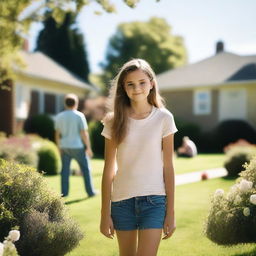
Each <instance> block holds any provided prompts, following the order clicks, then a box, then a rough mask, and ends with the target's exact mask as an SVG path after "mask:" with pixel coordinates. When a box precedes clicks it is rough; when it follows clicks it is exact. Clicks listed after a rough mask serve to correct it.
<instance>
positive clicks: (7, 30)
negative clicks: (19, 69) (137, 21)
mask: <svg viewBox="0 0 256 256" xmlns="http://www.w3.org/2000/svg"><path fill="white" fill-rule="evenodd" d="M35 2H36V1H34V0H1V1H0V31H1V33H0V56H1V60H0V82H1V81H2V82H3V81H4V80H6V79H7V78H11V77H13V73H12V68H13V63H14V62H17V60H18V59H19V58H18V57H17V56H18V51H19V50H20V49H21V46H22V44H23V42H24V35H26V34H27V32H28V30H29V28H30V25H31V23H32V22H34V21H42V20H43V19H44V12H45V10H47V11H49V12H50V13H51V14H52V16H53V17H54V19H55V20H56V21H57V22H58V23H61V22H62V21H63V19H64V16H65V13H66V12H69V11H72V12H73V13H76V14H77V13H79V12H80V10H81V9H82V7H84V6H86V5H88V4H89V3H91V2H97V3H98V4H99V6H101V7H102V8H103V10H104V11H106V12H114V11H115V6H114V5H113V4H112V3H111V2H110V1H109V0H94V1H93V0H73V1H71V0H45V1H38V2H39V5H36V7H35V8H31V5H32V3H35ZM124 2H125V4H126V5H128V6H130V7H131V8H133V7H135V5H136V4H137V3H138V2H139V0H124ZM31 9H32V11H31ZM0 86H1V87H0V88H1V89H5V86H4V87H3V86H2V84H1V83H0Z"/></svg>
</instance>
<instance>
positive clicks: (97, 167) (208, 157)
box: [71, 154, 226, 176]
mask: <svg viewBox="0 0 256 256" xmlns="http://www.w3.org/2000/svg"><path fill="white" fill-rule="evenodd" d="M225 158H226V156H225V154H199V155H198V156H196V157H193V158H182V157H179V158H177V157H175V158H174V167H175V173H176V174H182V173H188V172H196V171H201V170H206V169H211V168H218V167H223V164H224V160H225ZM71 168H72V169H74V170H79V167H78V165H77V163H76V162H75V161H74V160H73V161H72V163H71ZM102 170H103V161H102V160H100V159H94V160H93V171H94V172H95V173H94V174H95V175H100V176H101V173H102Z"/></svg>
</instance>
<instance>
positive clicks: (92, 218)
mask: <svg viewBox="0 0 256 256" xmlns="http://www.w3.org/2000/svg"><path fill="white" fill-rule="evenodd" d="M206 159H207V158H206ZM182 161H183V160H182ZM102 165H103V163H102V160H93V161H92V167H93V170H94V171H93V177H94V184H95V186H96V188H97V189H99V188H100V181H101V172H102ZM188 166H189V168H190V165H188ZM200 166H201V165H200ZM204 166H207V164H205V165H204ZM206 168H209V167H206ZM46 179H47V180H48V182H49V185H50V187H52V188H53V189H54V190H56V191H59V189H60V177H59V176H55V177H46ZM233 183H234V181H232V180H224V179H214V180H207V181H201V182H199V183H193V184H187V185H182V186H178V187H177V188H176V222H177V230H176V232H175V233H174V235H173V237H172V238H171V239H169V240H166V241H165V240H163V241H162V242H161V244H160V248H159V253H158V256H169V255H170V256H174V255H176V256H181V255H185V256H190V255H191V256H201V255H205V256H211V255H212V256H213V255H214V256H216V255H217V256H221V255H223V256H224V255H225V256H228V255H230V256H231V255H232V256H239V255H240V256H241V255H244V256H245V255H247V256H249V255H256V253H254V254H253V253H252V254H251V253H250V252H252V251H253V249H254V248H255V247H254V246H253V245H239V246H235V247H231V248H224V247H220V246H217V245H215V244H214V243H212V242H211V241H209V240H208V239H207V238H206V237H205V236H204V235H203V233H202V232H203V224H204V220H205V218H206V216H207V212H208V209H209V202H210V195H211V193H213V192H214V191H215V190H216V189H217V188H223V189H225V190H227V189H228V188H229V187H230V186H231V185H232V184H233ZM70 186H71V191H70V196H69V197H68V198H67V199H66V202H67V203H68V204H67V207H68V208H69V210H70V214H71V216H72V217H73V218H74V219H75V220H76V221H77V222H78V223H79V225H80V227H81V229H82V230H83V231H84V233H85V238H84V239H83V240H82V241H81V243H80V246H79V247H77V248H76V249H75V250H73V251H72V252H71V253H70V254H69V256H118V248H117V240H116V238H115V239H114V240H111V239H107V238H105V237H104V236H102V235H101V234H100V232H99V221H100V196H97V197H95V198H91V199H87V198H86V195H85V192H84V187H83V181H82V178H81V177H79V176H72V177H71V184H70Z"/></svg>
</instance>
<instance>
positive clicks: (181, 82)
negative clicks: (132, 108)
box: [157, 42, 256, 131]
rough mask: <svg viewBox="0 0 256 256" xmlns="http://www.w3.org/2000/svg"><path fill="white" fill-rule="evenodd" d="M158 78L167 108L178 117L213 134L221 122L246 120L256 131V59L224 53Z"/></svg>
mask: <svg viewBox="0 0 256 256" xmlns="http://www.w3.org/2000/svg"><path fill="white" fill-rule="evenodd" d="M216 49H217V50H216V54H215V55H214V56H212V57H209V58H207V59H204V60H202V61H199V62H196V63H194V64H190V65H187V66H184V67H180V68H177V69H174V70H171V71H167V72H164V73H162V74H159V75H158V76H157V81H158V84H159V89H160V92H161V94H162V95H163V97H164V98H165V100H166V104H167V108H168V109H170V111H171V112H172V113H173V114H174V116H175V117H177V118H179V119H181V120H184V121H187V122H190V123H195V124H198V125H199V126H200V128H201V129H202V130H203V131H210V130H211V129H212V128H214V127H215V126H217V125H218V124H219V123H220V122H221V121H224V120H229V119H239V120H245V121H247V122H248V123H250V124H251V125H252V126H253V127H254V128H256V55H251V56H240V55H237V54H234V53H230V52H226V51H224V44H223V43H222V42H218V44H217V48H216Z"/></svg>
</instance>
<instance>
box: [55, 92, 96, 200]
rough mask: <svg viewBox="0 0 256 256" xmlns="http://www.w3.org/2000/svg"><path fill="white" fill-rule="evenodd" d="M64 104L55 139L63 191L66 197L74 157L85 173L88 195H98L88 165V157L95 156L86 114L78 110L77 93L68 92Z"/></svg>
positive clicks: (56, 125) (56, 127) (58, 118)
mask: <svg viewBox="0 0 256 256" xmlns="http://www.w3.org/2000/svg"><path fill="white" fill-rule="evenodd" d="M64 104H65V110H64V111H62V112H60V113H59V114H58V115H57V116H56V119H55V141H56V144H57V146H58V148H59V151H60V154H61V161H62V170H61V193H62V196H64V197H65V196H67V195H68V192H69V175H70V162H71V160H72V159H73V158H74V159H75V160H76V161H77V162H78V164H79V166H80V168H81V171H82V173H83V178H84V184H85V190H86V192H87V194H88V197H92V196H95V195H96V192H95V190H94V188H93V184H92V176H91V170H90V169H89V165H88V157H92V156H93V152H92V150H91V144H90V138H89V134H88V131H87V130H88V125H87V122H86V119H85V116H84V114H83V113H82V112H79V111H77V107H78V97H77V96H76V95H75V94H67V95H66V96H65V100H64ZM87 156H88V157H87Z"/></svg>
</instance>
